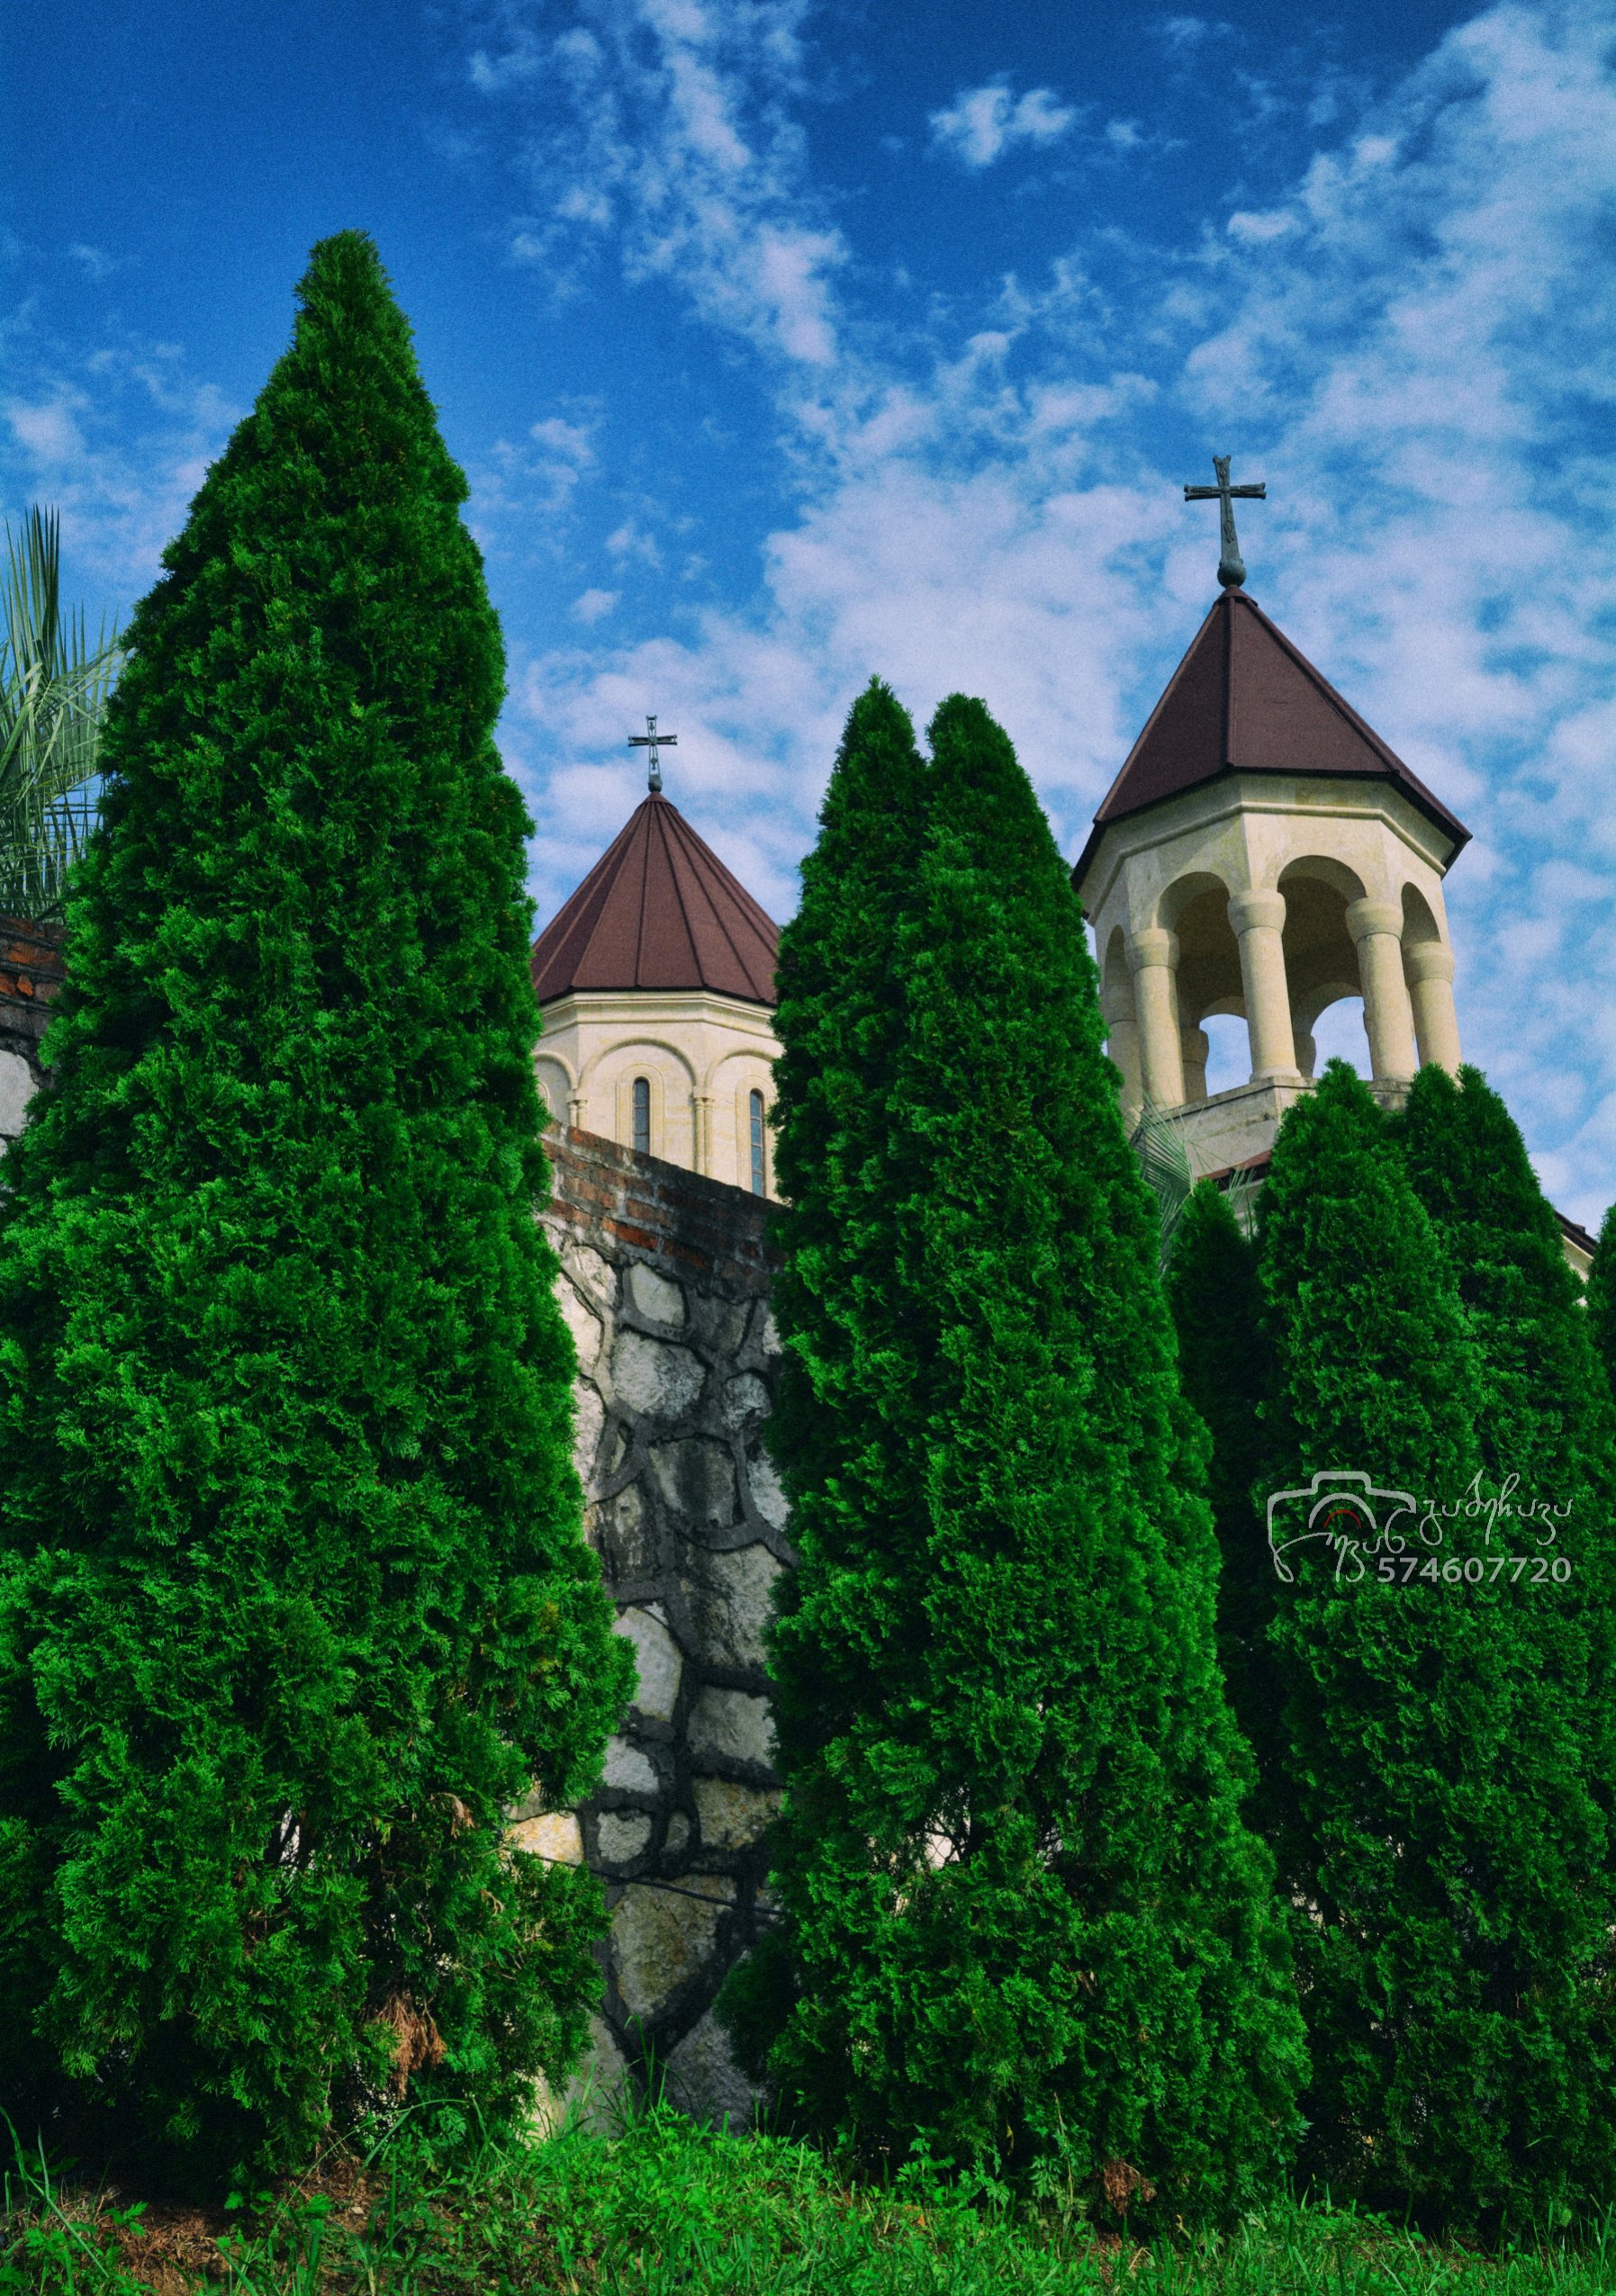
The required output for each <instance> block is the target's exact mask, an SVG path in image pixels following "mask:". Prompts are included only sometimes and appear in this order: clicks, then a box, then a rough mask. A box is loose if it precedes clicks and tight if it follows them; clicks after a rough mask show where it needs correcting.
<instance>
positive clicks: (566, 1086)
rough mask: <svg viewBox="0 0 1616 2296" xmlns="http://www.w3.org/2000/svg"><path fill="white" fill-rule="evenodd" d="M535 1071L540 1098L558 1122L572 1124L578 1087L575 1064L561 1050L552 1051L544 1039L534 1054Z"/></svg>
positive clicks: (552, 1117)
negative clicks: (574, 1071) (574, 1095)
mask: <svg viewBox="0 0 1616 2296" xmlns="http://www.w3.org/2000/svg"><path fill="white" fill-rule="evenodd" d="M533 1071H534V1075H535V1076H536V1077H537V1082H538V1094H539V1098H540V1099H541V1100H542V1101H543V1102H544V1103H545V1105H546V1108H547V1109H548V1111H549V1113H550V1116H551V1119H552V1121H554V1122H555V1123H557V1124H570V1123H571V1122H572V1121H573V1119H572V1106H573V1094H574V1093H575V1091H576V1089H577V1084H576V1080H575V1078H574V1077H573V1066H572V1063H571V1061H570V1060H568V1059H566V1058H564V1056H563V1055H562V1054H561V1053H559V1052H552V1051H550V1050H549V1049H548V1047H547V1046H546V1045H545V1044H544V1043H543V1041H542V1040H541V1041H540V1044H539V1047H538V1049H537V1051H536V1052H535V1054H534V1056H533Z"/></svg>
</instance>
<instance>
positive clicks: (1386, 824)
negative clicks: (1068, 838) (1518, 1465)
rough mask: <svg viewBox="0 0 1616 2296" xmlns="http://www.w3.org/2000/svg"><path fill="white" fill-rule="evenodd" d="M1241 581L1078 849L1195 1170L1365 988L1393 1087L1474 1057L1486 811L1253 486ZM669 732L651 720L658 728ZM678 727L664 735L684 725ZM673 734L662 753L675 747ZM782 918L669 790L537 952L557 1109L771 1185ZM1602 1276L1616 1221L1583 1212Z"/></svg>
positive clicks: (545, 1066)
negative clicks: (1253, 580) (1389, 692)
mask: <svg viewBox="0 0 1616 2296" xmlns="http://www.w3.org/2000/svg"><path fill="white" fill-rule="evenodd" d="M1217 467H1218V481H1219V483H1218V485H1217V486H1216V487H1215V488H1214V487H1207V488H1195V489H1190V488H1187V489H1186V490H1185V491H1186V494H1187V496H1189V497H1191V498H1192V499H1194V498H1195V497H1196V496H1200V495H1206V496H1217V497H1219V498H1220V509H1221V511H1222V514H1223V557H1222V563H1220V565H1219V568H1218V576H1219V581H1220V585H1221V589H1220V594H1219V596H1218V598H1217V600H1216V602H1215V603H1214V606H1213V607H1212V609H1211V611H1210V612H1209V613H1208V614H1207V616H1206V618H1205V621H1204V622H1203V623H1202V625H1201V626H1200V628H1199V630H1198V631H1197V632H1196V635H1195V636H1194V638H1193V639H1192V640H1191V643H1190V646H1189V650H1188V652H1187V653H1186V654H1185V656H1184V659H1183V661H1182V662H1180V663H1179V665H1178V669H1177V670H1176V671H1174V673H1173V675H1172V677H1171V679H1170V680H1169V683H1168V686H1167V689H1166V691H1165V692H1164V693H1163V694H1162V696H1161V698H1160V701H1159V702H1158V703H1157V704H1156V707H1155V708H1154V709H1153V710H1152V711H1151V715H1150V716H1149V718H1148V719H1147V720H1146V723H1145V725H1144V728H1143V730H1142V733H1141V734H1140V735H1139V738H1138V740H1137V741H1136V742H1135V743H1134V744H1133V749H1132V750H1131V751H1130V752H1129V753H1128V756H1127V758H1126V760H1125V761H1124V764H1123V767H1122V770H1121V771H1120V772H1119V773H1118V775H1117V777H1116V779H1115V781H1114V782H1113V783H1112V785H1111V787H1110V788H1109V789H1108V790H1107V792H1106V797H1105V798H1104V800H1103V802H1102V803H1101V805H1100V807H1099V810H1098V812H1097V814H1096V815H1095V817H1094V825H1093V828H1092V830H1091V831H1090V833H1089V836H1088V841H1087V842H1086V843H1085V845H1084V847H1083V851H1082V852H1081V854H1080V855H1079V859H1078V861H1077V864H1076V866H1075V868H1074V869H1073V871H1072V879H1073V883H1074V885H1075V886H1076V888H1077V891H1078V894H1079V898H1080V900H1081V901H1082V904H1083V908H1084V912H1085V914H1086V915H1087V917H1088V921H1089V923H1090V925H1091V927H1092V929H1093V932H1094V935H1095V953H1096V956H1097V959H1098V962H1099V966H1100V973H1101V999H1102V1006H1103V1010H1104V1013H1105V1016H1106V1025H1107V1031H1108V1047H1109V1049H1110V1052H1111V1056H1112V1058H1113V1059H1114V1060H1115V1062H1116V1065H1117V1067H1119V1068H1120V1069H1121V1071H1122V1075H1123V1080H1124V1081H1123V1112H1124V1120H1125V1121H1128V1122H1129V1123H1133V1121H1136V1120H1137V1119H1138V1118H1139V1116H1140V1115H1141V1114H1142V1112H1143V1111H1144V1110H1145V1109H1146V1107H1147V1106H1148V1107H1150V1108H1151V1109H1152V1110H1154V1111H1155V1112H1157V1113H1158V1115H1160V1117H1161V1118H1163V1119H1164V1120H1165V1121H1168V1122H1169V1123H1170V1124H1171V1125H1172V1126H1173V1127H1174V1128H1175V1129H1177V1130H1178V1131H1179V1133H1180V1135H1181V1137H1182V1139H1183V1143H1184V1146H1185V1148H1186V1150H1187V1155H1188V1158H1189V1161H1190V1164H1191V1166H1192V1168H1193V1169H1194V1170H1196V1172H1197V1173H1201V1174H1208V1173H1211V1174H1217V1175H1223V1174H1227V1173H1228V1172H1230V1171H1231V1170H1232V1169H1235V1168H1244V1169H1250V1170H1253V1171H1256V1172H1260V1170H1261V1169H1262V1167H1263V1166H1265V1165H1266V1163H1267V1159H1268V1154H1269V1152H1270V1151H1271V1149H1272V1147H1273V1143H1274V1138H1275V1135H1276V1133H1277V1130H1278V1128H1279V1122H1280V1120H1281V1118H1282V1117H1283V1116H1284V1113H1285V1112H1286V1108H1287V1107H1289V1106H1290V1104H1291V1103H1292V1102H1293V1101H1295V1100H1296V1098H1297V1096H1298V1095H1299V1094H1302V1093H1305V1092H1306V1091H1307V1090H1308V1089H1309V1087H1310V1085H1311V1084H1312V1082H1313V1076H1314V1037H1313V1030H1314V1024H1315V1022H1317V1020H1318V1018H1319V1016H1320V1014H1321V1013H1323V1012H1324V1011H1325V1010H1326V1009H1327V1008H1328V1007H1329V1006H1331V1005H1332V1004H1336V1003H1338V1002H1340V1001H1341V1000H1342V999H1351V1000H1353V1001H1355V1002H1360V1003H1361V1007H1362V1012H1363V1016H1364V1026H1365V1031H1366V1034H1367V1037H1368V1070H1369V1074H1370V1077H1371V1080H1372V1086H1373V1089H1374V1090H1375V1092H1376V1094H1377V1097H1378V1098H1379V1099H1381V1100H1382V1101H1383V1103H1386V1104H1387V1105H1395V1104H1396V1103H1398V1102H1399V1101H1400V1100H1401V1098H1402V1096H1403V1094H1404V1093H1405V1092H1406V1090H1407V1087H1408V1085H1409V1083H1410V1081H1411V1080H1412V1078H1413V1076H1414V1073H1415V1071H1416V1070H1417V1069H1418V1068H1419V1067H1422V1065H1423V1064H1424V1063H1426V1062H1428V1061H1435V1062H1437V1063H1440V1066H1442V1067H1445V1068H1448V1069H1450V1070H1456V1069H1457V1068H1458V1065H1459V1061H1460V1058H1461V1055H1460V1044H1459V1031H1458V1017H1457V1013H1456V1010H1455V1005H1454V995H1453V977H1454V960H1453V949H1452V942H1451V940H1450V938H1449V928H1448V916H1447V911H1446V907H1445V905H1444V902H1443V895H1442V888H1443V883H1444V880H1445V878H1446V877H1447V873H1448V870H1449V868H1450V866H1451V865H1452V863H1453V862H1454V861H1455V860H1457V858H1458V855H1459V854H1460V852H1461V851H1463V849H1464V847H1465V845H1466V844H1467V842H1468V840H1469V832H1468V830H1467V829H1466V827H1465V825H1464V824H1463V823H1462V822H1461V821H1459V820H1458V818H1457V816H1456V815H1454V814H1453V813H1451V812H1450V811H1449V808H1448V806H1446V805H1444V804H1443V802H1442V800H1441V798H1440V797H1438V796H1436V795H1435V793H1434V792H1433V791H1431V790H1430V789H1428V788H1426V786H1425V784H1424V783H1423V782H1422V780H1421V779H1419V777H1418V776H1417V775H1416V774H1414V773H1413V771H1411V770H1410V769H1409V767H1408V766H1407V765H1405V764H1404V761H1403V760H1402V759H1401V758H1400V757H1398V755H1397V754H1396V752H1395V750H1393V749H1392V748H1391V746H1390V745H1389V743H1386V741H1384V740H1383V739H1382V738H1381V736H1380V735H1379V734H1377V733H1376V732H1375V731H1374V729H1373V728H1372V727H1371V726H1369V725H1366V724H1365V722H1364V720H1363V719H1362V718H1361V717H1360V716H1359V715H1358V713H1357V711H1356V710H1355V709H1354V708H1353V707H1352V706H1351V704H1350V702H1348V701H1347V700H1345V699H1344V698H1343V697H1342V696H1341V694H1339V693H1338V692H1337V691H1336V689H1335V688H1334V687H1333V686H1332V684H1331V683H1330V681H1329V680H1328V679H1326V678H1325V677H1324V676H1323V673H1322V672H1321V671H1318V670H1317V669H1315V668H1314V665H1313V663H1312V662H1309V661H1308V660H1307V658H1306V656H1305V654H1304V653H1302V652H1301V650H1300V648H1299V647H1297V646H1296V645H1295V644H1293V643H1292V641H1291V640H1290V639H1289V638H1288V637H1286V635H1285V633H1284V631H1283V630H1281V629H1280V628H1279V627H1278V626H1277V624H1276V623H1274V622H1273V621H1271V620H1270V619H1269V617H1268V615H1267V614H1265V613H1264V612H1263V610H1262V608H1260V607H1259V605H1258V604H1257V602H1256V600H1255V599H1251V598H1250V597H1248V596H1247V595H1246V592H1245V589H1244V581H1245V568H1244V566H1243V564H1242V563H1241V559H1240V555H1239V548H1238V545H1237V543H1236V541H1235V537H1234V523H1233V515H1232V505H1231V501H1230V497H1231V496H1232V495H1234V494H1240V493H1250V494H1256V493H1259V491H1260V490H1259V488H1256V487H1251V488H1233V487H1231V486H1230V485H1229V482H1228V465H1227V463H1226V462H1225V461H1224V460H1223V459H1222V458H1220V459H1219V461H1218V466H1217ZM634 738H635V739H636V740H637V741H641V742H644V741H645V739H646V737H645V736H636V737H634ZM668 738H669V737H668V736H665V735H664V736H663V739H664V740H666V739H668ZM653 758H654V760H655V750H654V751H653ZM777 937H778V935H777V929H776V927H775V926H774V924H773V923H772V922H771V920H770V919H769V918H768V916H766V915H765V914H764V913H763V910H762V909H761V908H760V907H759V905H758V904H757V903H756V902H755V901H754V899H753V898H752V896H751V895H750V894H748V893H747V891H746V890H745V887H744V886H742V885H741V884H740V883H739V882H738V881H737V880H736V878H735V877H734V876H732V875H731V873H730V871H729V870H728V869H726V868H725V866H724V864H723V862H722V861H720V860H718V856H717V854H715V853H714V852H713V851H712V850H711V848H710V847H709V846H708V845H707V844H706V843H704V842H703V841H702V839H701V838H700V837H699V836H698V835H697V833H696V832H695V831H694V830H693V829H692V828H691V825H690V824H689V823H688V822H687V821H686V820H685V819H684V817H683V816H682V815H681V814H680V813H679V812H678V810H677V809H676V808H675V807H674V806H673V805H672V804H670V803H669V801H668V800H667V799H666V798H665V797H663V796H662V795H661V782H660V775H659V774H658V773H657V772H656V770H655V763H654V765H653V774H652V792H651V794H650V795H649V796H648V797H647V798H646V799H645V802H644V803H643V804H642V805H641V806H640V807H639V809H638V811H637V812H636V814H635V815H633V816H632V818H631V819H630V820H629V821H628V823H627V824H626V825H625V827H624V829H623V830H622V832H621V833H620V834H619V835H618V838H617V840H616V842H614V843H613V845H612V846H611V847H610V849H609V851H608V852H607V853H606V854H605V855H603V857H602V858H601V860H600V861H599V862H597V864H596V866H595V868H594V869H592V870H591V873H590V875H589V876H588V877H587V878H585V880H584V882H583V883H582V885H581V886H580V887H579V888H578V890H577V891H576V892H575V893H574V894H573V896H572V898H571V899H570V900H569V901H568V902H567V903H566V904H565V905H564V907H563V908H562V910H561V911H560V913H559V914H557V915H556V917H555V919H554V920H553V921H552V922H551V923H550V924H549V925H548V926H546V929H545V931H544V932H543V933H542V934H541V935H540V937H539V939H538V941H537V942H536V943H535V945H534V950H533V977H534V983H535V986H536V987H537V992H538V998H539V1004H540V1006H541V1008H542V1010H543V1014H544V1027H545V1034H544V1038H543V1040H542V1043H541V1045H540V1049H539V1054H538V1068H539V1077H540V1082H541V1084H542V1085H543V1088H544V1091H545V1094H546V1099H547V1101H548V1103H549V1107H550V1111H551V1113H552V1115H553V1116H554V1118H555V1120H556V1121H558V1122H562V1123H566V1124H571V1125H573V1126H576V1127H578V1128H580V1129H582V1130H586V1131H591V1132H595V1133H599V1134H604V1135H605V1136H606V1137H607V1138H608V1139H612V1140H615V1141H617V1142H618V1143H619V1144H620V1145H621V1146H623V1147H625V1148H639V1149H641V1150H642V1151H645V1150H648V1151H649V1153H650V1154H652V1155H653V1156H658V1157H664V1158H666V1159H667V1160H669V1161H671V1162H673V1163H675V1164H680V1165H683V1166H686V1167H687V1168H689V1169H691V1170H693V1171H696V1172H700V1173H704V1174H707V1175H709V1176H711V1177H713V1178H716V1179H719V1180H726V1181H728V1182H730V1183H731V1184H734V1185H736V1186H738V1187H742V1188H749V1189H751V1190H752V1191H753V1192H754V1193H757V1194H760V1195H762V1194H769V1193H772V1172H771V1166H770V1161H769V1157H770V1146H771V1142H770V1134H769V1129H768V1121H767V1120H768V1112H769V1108H770V1105H771V1103H772V1082H771V1064H772V1060H773V1058H774V1056H775V1054H776V1052H777V1051H778V1049H779V1048H778V1046H777V1044H776V1041H775V1039H774V1037H773V1034H772V1010H773V1001H774V995H773V966H774V950H775V944H776V941H777ZM1220 1014H1232V1015H1234V1016H1237V1017H1238V1018H1239V1019H1241V1020H1242V1021H1243V1022H1244V1023H1245V1029H1246V1037H1247V1043H1248V1047H1249V1052H1250V1076H1249V1077H1248V1078H1247V1080H1246V1081H1245V1082H1244V1083H1241V1084H1239V1085H1235V1086H1234V1087H1233V1088H1232V1089H1231V1090H1226V1091H1221V1092H1216V1093H1213V1094H1208V1091H1207V1087H1206V1062H1207V1053H1208V1041H1207V1036H1206V1031H1205V1028H1204V1027H1203V1025H1202V1024H1203V1022H1205V1021H1206V1020H1208V1019H1209V1018H1212V1017H1213V1016H1214V1015H1220ZM1562 1224H1563V1226H1564V1228H1565V1229H1566V1252H1567V1256H1568V1257H1569V1258H1570V1259H1571V1261H1572V1263H1573V1265H1575V1266H1576V1267H1577V1269H1578V1272H1579V1273H1581V1274H1585V1273H1586V1268H1587V1262H1588V1258H1589V1256H1590V1255H1591V1252H1592V1248H1593V1247H1592V1239H1591V1238H1588V1237H1586V1236H1585V1235H1584V1232H1583V1231H1582V1230H1581V1229H1577V1228H1575V1225H1574V1223H1572V1222H1570V1221H1568V1220H1567V1221H1563V1223H1562Z"/></svg>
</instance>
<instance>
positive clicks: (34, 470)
mask: <svg viewBox="0 0 1616 2296" xmlns="http://www.w3.org/2000/svg"><path fill="white" fill-rule="evenodd" d="M0 370H3V371H4V372H5V374H6V376H7V378H8V380H9V381H11V382H12V383H13V385H14V395H13V396H11V397H9V398H8V399H7V400H6V401H5V402H4V404H3V406H0V416H3V417H4V421H3V423H0V490H3V491H4V492H5V496H6V497H7V498H8V499H9V500H12V501H13V502H15V503H17V504H18V505H19V506H21V505H22V504H23V503H26V502H30V501H38V502H45V503H49V504H50V505H52V506H53V507H54V508H55V509H58V510H59V512H60V515H61V522H62V547H63V555H64V560H65V563H66V564H67V566H68V569H69V570H70V573H71V578H72V581H73V582H74V585H75V588H76V590H77V592H78V594H80V595H83V594H84V592H85V590H86V589H87V590H89V591H90V592H91V593H92V594H95V593H99V594H100V595H101V596H102V597H104V598H105V599H106V600H107V602H108V607H109V610H110V611H112V612H113V613H116V614H120V615H122V614H126V613H127V609H128V605H129V601H130V599H131V597H132V596H138V595H139V594H140V592H141V591H143V590H146V589H147V588H149V585H150V583H151V582H152V581H154V580H155V579H156V576H157V572H158V559H159V556H160V554H161V552H162V550H163V547H164V545H165V544H167V541H168V540H169V539H170V537H171V536H173V535H175V534H176V533H177V532H178V530H179V528H180V527H181V526H182V525H183V524H184V522H185V511H186V509H187V507H188V505H189V503H190V500H191V498H192V496H193V495H194V493H195V491H196V490H197V488H198V487H199V486H200V485H201V483H202V481H203V476H204V475H205V473H206V471H207V466H208V464H209V463H210V462H211V461H212V459H213V457H214V456H215V455H217V454H218V453H219V452H220V450H221V447H222V446H223V445H224V442H225V439H226V438H227V437H228V436H229V433H230V429H231V428H232V427H233V425H234V424H235V422H236V421H237V420H238V419H239V415H238V410H236V409H235V408H233V407H231V406H230V404H229V403H228V401H226V400H225V399H224V398H223V397H222V396H221V393H220V392H218V391H217V390H216V389H215V388H214V387H213V385H212V384H211V383H203V382H199V381H198V380H197V378H196V377H195V375H194V374H193V373H192V372H191V371H190V368H189V366H188V365H187V363H186V361H185V356H184V354H183V353H182V352H181V351H180V350H179V349H178V348H177V347H176V346H174V345H173V344H154V343H146V342H141V341H139V340H137V339H134V338H130V337H127V336H118V337H115V338H113V339H111V340H109V341H107V342H105V343H104V344H103V346H102V347H100V348H99V349H98V350H96V351H95V352H93V353H91V354H90V355H89V356H83V355H78V356H70V355H69V354H68V352H67V351H65V350H64V348H63V347H62V346H61V345H60V344H59V343H57V342H54V341H52V340H51V339H50V338H47V337H45V336H44V335H42V334H41V331H40V329H39V327H38V324H37V320H36V317H35V314H34V312H33V310H32V305H30V304H23V306H22V307H20V308H19V309H17V310H15V311H13V312H12V313H10V314H9V316H6V317H4V318H0ZM95 618H96V616H95V613H92V616H91V619H92V621H94V620H95Z"/></svg>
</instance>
